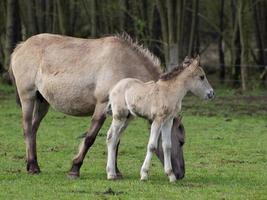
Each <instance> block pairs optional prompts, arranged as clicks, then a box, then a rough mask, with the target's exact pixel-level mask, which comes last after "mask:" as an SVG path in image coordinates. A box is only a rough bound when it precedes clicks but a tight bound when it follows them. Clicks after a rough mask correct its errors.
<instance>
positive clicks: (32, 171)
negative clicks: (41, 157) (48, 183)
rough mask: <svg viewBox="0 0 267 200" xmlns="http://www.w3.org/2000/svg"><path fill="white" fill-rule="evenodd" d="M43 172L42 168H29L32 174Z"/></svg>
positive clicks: (29, 172)
mask: <svg viewBox="0 0 267 200" xmlns="http://www.w3.org/2000/svg"><path fill="white" fill-rule="evenodd" d="M40 173H41V170H40V169H37V168H36V169H29V170H28V174H32V175H34V174H40Z"/></svg>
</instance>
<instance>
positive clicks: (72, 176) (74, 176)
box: [68, 171, 80, 179]
mask: <svg viewBox="0 0 267 200" xmlns="http://www.w3.org/2000/svg"><path fill="white" fill-rule="evenodd" d="M68 177H69V178H70V179H78V178H80V173H79V172H72V171H70V172H69V173H68Z"/></svg>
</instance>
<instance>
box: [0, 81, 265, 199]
mask: <svg viewBox="0 0 267 200" xmlns="http://www.w3.org/2000/svg"><path fill="white" fill-rule="evenodd" d="M0 84H1V83H0ZM251 95H254V96H253V97H251ZM259 95H260V96H261V97H259ZM263 95H264V93H263V91H257V92H250V93H246V94H243V95H240V94H236V91H235V90H225V89H224V90H217V98H216V99H215V100H214V101H213V102H201V101H200V100H199V99H198V98H196V97H192V96H188V97H186V99H185V100H184V106H183V123H184V125H185V128H186V144H185V148H184V151H185V152H184V153H185V162H186V177H185V178H184V179H183V180H181V181H178V182H177V183H175V184H171V183H169V182H168V178H167V177H166V176H165V175H164V172H163V168H162V166H161V164H160V162H159V161H158V159H157V158H156V157H153V162H152V166H151V171H150V180H149V181H148V182H140V181H139V170H140V167H141V165H142V162H143V159H144V156H145V151H146V144H147V141H148V131H147V130H148V126H147V123H146V122H145V121H144V120H141V119H137V120H134V121H133V122H132V123H131V124H130V126H129V127H128V129H127V130H126V132H125V133H124V136H123V138H122V142H121V146H120V152H119V167H120V169H121V171H122V173H123V175H124V179H123V180H119V181H107V180H106V173H105V164H106V146H105V136H106V131H107V129H108V126H109V124H110V119H108V120H107V122H106V123H105V125H104V127H103V128H102V130H101V131H100V135H99V137H98V138H97V140H96V143H95V145H94V146H93V147H92V149H91V151H90V153H89V154H88V155H87V157H86V159H85V162H84V164H83V167H82V169H81V178H80V179H78V180H70V179H68V178H67V176H66V173H67V171H68V169H69V168H70V164H71V160H72V157H73V156H74V155H75V153H76V151H77V148H78V145H79V143H80V139H77V137H78V136H79V135H80V134H81V133H82V132H84V131H85V130H86V128H87V127H88V124H89V119H88V118H74V117H69V116H65V115H63V114H61V113H58V112H55V111H53V110H52V109H51V110H50V112H49V114H48V115H47V117H46V118H45V119H44V121H43V123H42V125H41V127H40V129H39V134H38V140H37V141H38V157H39V164H40V167H41V170H42V173H41V174H40V175H37V176H32V175H28V174H27V173H26V170H25V145H24V142H23V136H22V129H21V113H20V109H19V107H18V106H16V104H15V101H14V95H13V89H12V88H11V87H9V86H3V85H0V138H1V140H0V199H20V200H21V199H267V158H266V155H267V103H266V96H265V97H264V96H263ZM265 95H266V94H265ZM255 96H256V97H255Z"/></svg>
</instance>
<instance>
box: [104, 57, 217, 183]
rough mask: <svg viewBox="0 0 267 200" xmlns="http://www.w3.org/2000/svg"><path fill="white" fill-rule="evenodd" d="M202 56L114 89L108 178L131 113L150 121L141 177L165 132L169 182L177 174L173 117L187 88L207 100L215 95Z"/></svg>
mask: <svg viewBox="0 0 267 200" xmlns="http://www.w3.org/2000/svg"><path fill="white" fill-rule="evenodd" d="M199 60H200V58H199V56H198V57H197V58H195V59H188V58H187V57H186V58H185V60H184V62H183V65H182V66H181V67H176V68H175V69H173V70H172V71H171V72H169V73H165V74H163V75H162V76H161V77H160V79H159V80H158V81H157V82H154V81H151V82H147V83H144V82H142V81H140V80H137V79H132V78H127V79H123V80H121V81H120V82H118V83H117V84H116V85H115V87H114V88H113V89H112V90H111V92H110V95H109V104H110V106H111V110H112V117H113V120H112V124H111V126H110V128H109V131H108V134H107V148H108V160H107V168H106V170H107V178H108V179H116V178H118V177H117V176H116V170H115V155H116V146H117V143H118V141H119V139H120V136H121V133H122V131H123V130H124V129H125V128H126V127H127V124H128V122H129V121H130V119H131V118H132V117H131V116H132V115H133V116H140V117H143V118H145V119H147V120H149V121H150V122H152V125H151V133H150V138H149V142H148V146H147V153H146V157H145V161H144V163H143V165H142V168H141V172H140V175H141V180H147V179H148V170H149V166H150V162H151V158H152V155H153V152H155V150H156V148H157V142H158V137H159V134H160V131H162V149H163V154H164V171H165V173H166V174H167V176H168V177H169V180H170V182H174V181H175V180H176V177H175V175H174V173H173V170H172V165H171V128H172V123H173V118H174V117H175V116H177V113H178V112H179V111H180V110H181V103H182V99H183V97H184V96H185V94H186V93H187V91H192V92H193V93H194V94H195V95H197V96H200V97H201V98H204V99H211V98H213V96H214V92H213V89H212V87H211V86H210V84H209V82H208V80H207V78H206V76H205V73H204V71H203V69H202V68H201V67H200V66H199Z"/></svg>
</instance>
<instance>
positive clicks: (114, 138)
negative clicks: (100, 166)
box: [106, 118, 128, 180]
mask: <svg viewBox="0 0 267 200" xmlns="http://www.w3.org/2000/svg"><path fill="white" fill-rule="evenodd" d="M127 124H128V120H127V118H125V119H120V120H117V119H114V118H113V120H112V124H111V126H110V128H109V130H108V133H107V141H106V142H107V149H108V159H107V167H106V171H107V179H109V180H113V179H117V178H120V177H118V175H117V172H116V157H117V156H116V153H117V146H118V143H119V140H120V136H121V133H122V132H123V130H125V128H126V127H127Z"/></svg>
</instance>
